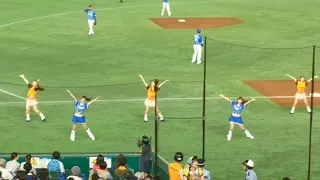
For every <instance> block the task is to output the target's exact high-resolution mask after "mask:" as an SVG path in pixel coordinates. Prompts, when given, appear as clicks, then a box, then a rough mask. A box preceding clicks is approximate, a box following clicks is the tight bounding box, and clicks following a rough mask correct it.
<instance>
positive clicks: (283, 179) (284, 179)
mask: <svg viewBox="0 0 320 180" xmlns="http://www.w3.org/2000/svg"><path fill="white" fill-rule="evenodd" d="M282 180H290V178H288V177H284V178H282Z"/></svg>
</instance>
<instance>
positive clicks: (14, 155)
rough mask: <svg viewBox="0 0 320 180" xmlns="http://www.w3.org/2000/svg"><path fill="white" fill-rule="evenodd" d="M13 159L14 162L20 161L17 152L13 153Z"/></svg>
mask: <svg viewBox="0 0 320 180" xmlns="http://www.w3.org/2000/svg"><path fill="white" fill-rule="evenodd" d="M11 159H12V160H18V159H19V155H18V153H16V152H13V153H11Z"/></svg>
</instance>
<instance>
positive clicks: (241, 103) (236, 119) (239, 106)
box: [219, 94, 255, 141]
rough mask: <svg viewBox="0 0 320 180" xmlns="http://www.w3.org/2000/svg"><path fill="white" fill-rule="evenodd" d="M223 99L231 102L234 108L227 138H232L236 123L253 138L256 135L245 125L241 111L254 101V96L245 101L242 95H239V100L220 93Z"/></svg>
mask: <svg viewBox="0 0 320 180" xmlns="http://www.w3.org/2000/svg"><path fill="white" fill-rule="evenodd" d="M219 96H220V97H222V98H223V99H225V100H227V101H229V102H230V106H231V108H232V114H231V116H230V118H229V124H230V129H229V133H228V135H227V140H228V141H231V138H232V131H233V129H234V124H237V125H238V126H239V127H240V128H241V129H242V130H243V132H244V133H245V135H246V136H247V137H248V138H250V139H253V138H254V137H253V136H252V135H251V134H250V132H249V131H248V130H247V128H246V127H245V126H244V123H243V121H242V118H241V112H242V111H243V109H244V108H245V107H246V106H247V105H248V104H249V103H251V102H252V101H255V99H254V98H252V99H251V100H250V101H245V100H244V99H243V98H242V97H238V99H237V102H235V101H232V100H230V99H229V98H227V97H225V96H224V95H223V94H221V95H219Z"/></svg>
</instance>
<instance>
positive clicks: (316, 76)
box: [307, 75, 319, 82]
mask: <svg viewBox="0 0 320 180" xmlns="http://www.w3.org/2000/svg"><path fill="white" fill-rule="evenodd" d="M314 78H319V76H318V75H315V76H314ZM312 79H313V78H310V79H308V81H307V82H310V81H312Z"/></svg>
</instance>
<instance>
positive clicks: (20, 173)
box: [16, 171, 27, 180]
mask: <svg viewBox="0 0 320 180" xmlns="http://www.w3.org/2000/svg"><path fill="white" fill-rule="evenodd" d="M16 177H17V179H18V180H26V178H27V174H26V172H24V171H17V174H16Z"/></svg>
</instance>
